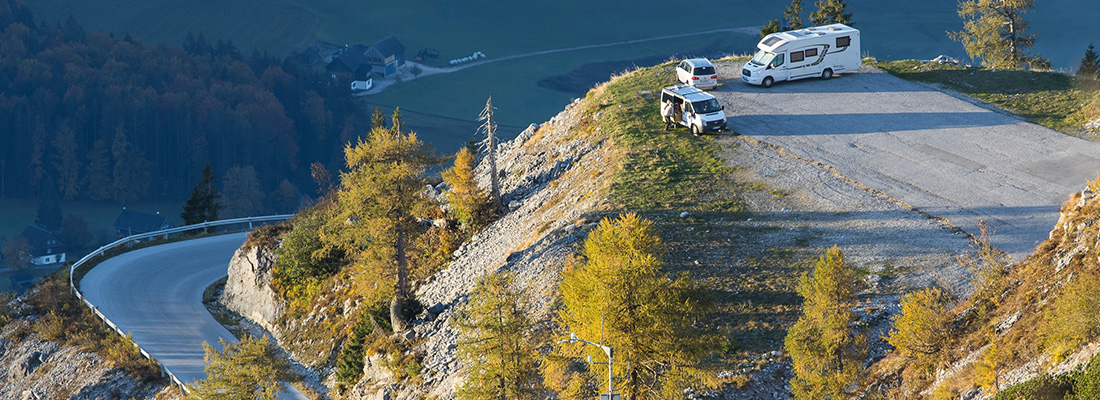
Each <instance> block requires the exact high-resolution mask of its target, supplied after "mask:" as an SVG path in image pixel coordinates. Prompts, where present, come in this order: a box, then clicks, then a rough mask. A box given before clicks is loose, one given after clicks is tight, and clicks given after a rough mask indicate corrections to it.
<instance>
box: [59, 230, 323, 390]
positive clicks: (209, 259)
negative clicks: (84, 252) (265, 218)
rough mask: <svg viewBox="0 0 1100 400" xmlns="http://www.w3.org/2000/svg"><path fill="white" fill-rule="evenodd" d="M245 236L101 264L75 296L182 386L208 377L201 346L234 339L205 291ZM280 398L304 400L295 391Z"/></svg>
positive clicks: (179, 244) (156, 249)
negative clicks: (215, 314)
mask: <svg viewBox="0 0 1100 400" xmlns="http://www.w3.org/2000/svg"><path fill="white" fill-rule="evenodd" d="M245 236H246V234H245V233H235V234H229V235H220V236H213V237H206V238H201V239H194V240H186V241H181V242H175V243H168V244H163V245H159V246H153V247H147V248H144V249H139V250H135V251H131V252H128V253H123V254H121V255H118V256H115V257H112V258H110V259H107V260H106V261H103V262H101V263H99V265H97V266H96V267H95V268H93V269H92V270H91V271H90V272H88V274H87V275H85V276H84V278H83V279H81V281H80V290H81V292H83V293H84V296H86V297H87V298H88V301H90V302H91V303H92V304H94V305H95V306H96V307H97V308H98V309H99V311H100V312H102V313H103V314H104V315H106V316H107V318H109V319H110V320H111V321H112V322H114V323H115V324H116V325H118V326H119V328H121V329H122V330H123V331H124V332H128V333H130V334H132V335H133V337H134V341H135V342H137V343H138V344H140V345H141V347H142V348H144V349H145V351H147V352H149V354H150V355H152V356H153V357H155V358H156V359H157V360H158V361H160V362H161V363H163V364H164V365H165V366H166V367H168V369H169V370H170V371H172V373H173V374H175V375H176V377H178V378H179V379H180V380H181V381H183V382H184V383H188V384H190V383H193V382H195V381H196V380H200V379H203V378H206V372H205V371H203V367H204V366H205V365H206V363H205V361H203V356H204V354H203V350H202V342H204V341H205V342H207V343H211V344H217V343H218V339H220V338H224V339H225V340H227V341H236V338H234V337H233V335H232V334H230V333H229V331H228V330H226V329H225V327H223V326H222V325H221V324H220V323H218V321H216V320H214V317H212V316H211V315H210V313H209V312H208V311H207V310H206V308H205V307H204V306H203V304H202V294H203V291H204V290H205V289H206V288H207V287H208V286H210V285H211V284H213V283H214V282H216V281H217V280H219V279H221V278H223V277H225V276H226V274H227V271H228V266H229V260H230V259H231V258H232V257H233V252H235V251H236V250H237V249H238V248H239V247H241V244H243V243H244V240H245ZM281 397H282V398H284V399H307V397H305V396H304V395H302V394H301V393H300V392H298V391H297V390H295V389H293V388H290V391H289V393H286V392H284V395H283V396H281Z"/></svg>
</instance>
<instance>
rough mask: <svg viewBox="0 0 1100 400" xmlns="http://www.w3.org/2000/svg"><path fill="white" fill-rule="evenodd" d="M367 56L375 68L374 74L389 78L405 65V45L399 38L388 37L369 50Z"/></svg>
mask: <svg viewBox="0 0 1100 400" xmlns="http://www.w3.org/2000/svg"><path fill="white" fill-rule="evenodd" d="M366 56H367V62H369V63H370V65H371V66H372V67H374V73H376V74H379V75H382V76H383V77H388V76H390V75H393V74H395V73H397V69H398V68H401V67H402V66H404V65H405V45H403V44H401V42H398V41H397V38H395V37H393V36H387V37H386V38H385V39H382V40H379V41H378V42H377V43H375V44H374V45H373V46H371V47H370V48H369V49H367V52H366Z"/></svg>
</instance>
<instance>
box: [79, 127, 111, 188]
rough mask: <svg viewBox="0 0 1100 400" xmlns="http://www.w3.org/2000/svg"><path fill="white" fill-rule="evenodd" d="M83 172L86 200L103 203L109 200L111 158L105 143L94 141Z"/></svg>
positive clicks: (100, 140)
mask: <svg viewBox="0 0 1100 400" xmlns="http://www.w3.org/2000/svg"><path fill="white" fill-rule="evenodd" d="M85 168H86V169H85V172H84V187H85V193H86V194H87V195H88V198H90V199H92V200H95V201H103V200H107V199H109V198H111V188H112V187H113V186H114V185H112V183H111V156H110V153H109V151H108V148H107V142H106V141H104V140H103V139H99V140H96V141H95V144H94V145H92V151H91V152H89V153H88V164H87V166H86V167H85Z"/></svg>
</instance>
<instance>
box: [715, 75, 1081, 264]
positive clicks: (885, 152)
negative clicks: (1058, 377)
mask: <svg viewBox="0 0 1100 400" xmlns="http://www.w3.org/2000/svg"><path fill="white" fill-rule="evenodd" d="M739 72H740V68H739V67H736V68H728V69H727V74H726V75H725V76H731V77H732V79H729V80H727V81H725V85H723V86H720V87H719V88H718V89H717V90H715V91H714V94H715V96H717V97H718V98H719V100H720V101H721V102H722V103H723V104H725V105H726V114H727V115H728V116H729V119H728V124H729V126H730V127H731V128H732V129H734V130H735V131H736V132H738V133H740V134H743V135H748V136H751V137H753V138H755V139H757V140H760V141H764V142H768V143H772V144H775V145H778V146H781V147H782V148H784V149H785V150H786V151H787V152H788V153H790V154H793V155H797V156H799V157H803V158H806V159H810V160H814V161H818V162H821V163H824V164H827V165H830V166H832V167H834V168H836V170H837V171H838V172H839V173H840V174H842V175H844V176H846V177H848V178H851V179H853V180H855V181H857V182H859V183H861V184H863V185H865V186H867V187H870V188H872V189H875V190H878V191H881V192H884V193H886V194H888V195H890V196H892V197H894V198H895V199H897V200H899V201H901V202H903V203H905V204H907V205H909V206H911V207H913V208H916V209H918V210H921V211H924V212H926V213H928V214H930V215H933V216H936V217H942V218H945V219H947V220H948V221H949V222H950V223H951V224H953V225H955V226H958V227H960V228H962V229H963V230H965V231H967V232H971V233H975V234H976V233H978V228H977V225H978V220H979V219H982V220H985V221H986V223H987V226H989V227H991V228H993V229H995V233H994V235H993V243H994V245H995V246H996V247H998V248H1001V249H1003V250H1005V251H1007V252H1009V253H1010V254H1012V256H1013V258H1014V259H1016V260H1020V259H1022V258H1023V257H1025V256H1026V255H1027V254H1030V253H1031V251H1032V250H1034V248H1035V246H1036V245H1037V244H1038V243H1039V242H1041V241H1042V240H1045V239H1046V237H1047V234H1048V233H1049V232H1050V230H1051V228H1053V226H1054V223H1055V222H1057V220H1058V208H1059V206H1060V205H1061V203H1062V202H1064V201H1065V200H1067V199H1068V196H1069V195H1071V194H1072V193H1074V192H1076V191H1080V190H1081V189H1082V188H1083V187H1084V185H1085V181H1086V180H1087V179H1095V178H1096V176H1097V170H1100V144H1098V143H1093V142H1089V141H1085V140H1081V139H1077V138H1074V137H1071V136H1067V135H1065V134H1062V133H1059V132H1056V131H1053V130H1050V129H1047V128H1044V127H1042V126H1039V125H1035V124H1032V123H1028V122H1025V121H1023V120H1021V119H1019V118H1018V117H1015V116H1011V115H1006V114H1003V113H1000V112H995V111H991V110H989V109H986V108H983V107H979V106H977V105H975V104H972V103H970V102H968V101H964V100H961V99H959V98H956V97H953V96H951V95H948V94H945V93H942V92H939V91H936V90H933V89H930V88H928V87H925V86H922V85H918V84H915V83H911V82H907V81H904V80H902V79H899V78H896V77H894V76H892V75H889V74H886V73H882V72H879V71H878V70H875V69H873V68H865V69H864V70H861V71H859V72H856V73H849V74H844V75H842V76H839V77H837V78H835V79H832V80H829V81H822V80H819V79H808V80H801V81H795V82H781V83H777V84H775V86H773V87H772V88H770V89H764V88H762V87H757V86H750V85H747V84H744V83H742V82H741V81H740V75H739Z"/></svg>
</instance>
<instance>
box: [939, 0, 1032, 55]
mask: <svg viewBox="0 0 1100 400" xmlns="http://www.w3.org/2000/svg"><path fill="white" fill-rule="evenodd" d="M1033 8H1035V0H963V1H960V2H959V17H962V18H963V20H964V22H963V30H961V31H958V32H948V34H949V36H950V37H951V38H952V39H955V40H957V41H959V42H961V43H962V45H963V48H964V49H966V54H969V55H970V58H973V59H975V60H981V63H982V65H984V66H986V67H989V68H1002V69H1019V68H1023V67H1024V66H1031V67H1032V68H1037V67H1044V66H1049V65H1050V61H1047V60H1045V59H1043V58H1042V57H1039V56H1034V57H1033V56H1031V55H1030V54H1028V52H1027V49H1028V48H1031V47H1034V46H1035V38H1036V34H1034V33H1030V34H1029V33H1027V30H1028V25H1030V24H1031V22H1030V21H1026V20H1024V14H1025V13H1027V12H1028V11H1031V10H1032V9H1033Z"/></svg>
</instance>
